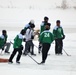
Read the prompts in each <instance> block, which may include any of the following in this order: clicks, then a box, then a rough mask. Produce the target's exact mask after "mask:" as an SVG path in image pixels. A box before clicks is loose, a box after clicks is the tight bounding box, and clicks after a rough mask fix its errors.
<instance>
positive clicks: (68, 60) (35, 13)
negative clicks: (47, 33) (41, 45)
mask: <svg viewBox="0 0 76 75" xmlns="http://www.w3.org/2000/svg"><path fill="white" fill-rule="evenodd" d="M3 1H4V0H0V7H2V6H4V5H5V6H4V7H6V6H7V5H8V2H7V1H9V0H7V1H6V2H5V1H4V2H3ZM13 1H15V0H13ZM37 1H40V0H37ZM48 1H49V0H48ZM54 1H56V0H54ZM54 1H53V2H54ZM69 1H74V0H69ZM1 2H2V3H1ZM28 2H29V1H28ZM35 2H36V1H35ZM50 2H51V0H50ZM59 2H60V1H59ZM3 3H4V4H3ZM17 3H18V2H17V0H16V2H15V3H14V6H16V7H17V6H18V7H19V5H20V4H19V3H20V2H19V3H18V4H19V5H18V4H17ZM30 3H31V2H30ZM68 3H69V2H68ZM70 3H71V2H70ZM1 4H3V5H1ZM16 4H17V5H16ZM21 4H23V3H21ZM45 4H46V1H45V3H44V4H43V5H44V6H45ZM47 4H48V3H47ZM56 4H57V5H58V2H56ZM71 4H72V3H71ZM9 5H10V3H9ZM40 5H41V4H40ZM49 5H50V4H49ZM49 5H48V7H49ZM59 5H60V3H59ZM72 5H73V4H72ZM4 7H3V8H0V35H1V31H2V30H3V29H6V30H7V31H8V41H13V39H14V37H15V36H16V35H17V34H18V33H19V32H20V30H21V29H22V28H24V26H25V24H27V23H28V22H29V21H30V20H31V19H34V20H35V24H36V29H39V28H40V24H41V21H42V20H43V17H44V16H48V17H49V22H51V31H52V29H53V27H54V26H55V22H56V20H57V19H60V20H61V25H62V26H63V28H64V32H65V35H66V39H65V40H64V50H66V52H67V53H68V54H70V55H71V56H67V55H66V54H65V53H64V51H63V55H62V56H56V55H55V54H54V46H55V44H52V46H51V48H50V51H49V53H50V54H51V55H50V56H48V58H47V61H46V64H45V65H37V64H36V63H35V62H34V61H33V60H32V59H31V58H30V57H28V56H22V58H21V64H20V65H17V64H16V63H15V58H16V57H15V58H14V60H13V61H14V64H8V63H0V74H1V75H76V58H75V57H76V50H75V49H76V10H75V9H66V10H62V9H55V8H53V9H43V10H42V9H38V8H37V9H30V10H29V9H25V8H4ZM22 7H24V4H23V6H22ZM40 7H41V6H40ZM53 7H54V6H53ZM42 8H43V7H42ZM34 44H35V45H36V46H38V41H37V40H36V41H34ZM23 45H24V43H23ZM12 50H13V47H12V45H11V48H10V52H12ZM34 50H35V53H36V54H37V56H36V57H34V56H33V58H34V59H36V60H37V61H38V62H41V54H38V49H37V48H36V47H35V49H34ZM9 57H10V55H7V54H3V55H0V58H9Z"/></svg>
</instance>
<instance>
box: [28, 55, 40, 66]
mask: <svg viewBox="0 0 76 75" xmlns="http://www.w3.org/2000/svg"><path fill="white" fill-rule="evenodd" d="M27 55H28V56H29V57H30V58H31V59H32V60H33V61H34V62H36V63H37V64H38V65H39V63H38V62H37V61H36V60H35V59H34V58H33V57H32V56H30V55H29V54H27Z"/></svg>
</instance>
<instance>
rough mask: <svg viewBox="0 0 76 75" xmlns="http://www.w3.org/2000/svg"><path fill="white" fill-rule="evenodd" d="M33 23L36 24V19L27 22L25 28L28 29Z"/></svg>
mask: <svg viewBox="0 0 76 75" xmlns="http://www.w3.org/2000/svg"><path fill="white" fill-rule="evenodd" d="M31 25H34V20H31V21H30V22H29V23H28V24H26V25H25V27H24V30H25V31H26V30H27V29H28V28H29V27H30V26H31Z"/></svg>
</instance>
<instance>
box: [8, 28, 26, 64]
mask: <svg viewBox="0 0 76 75" xmlns="http://www.w3.org/2000/svg"><path fill="white" fill-rule="evenodd" d="M23 35H25V30H24V29H23V30H21V32H20V34H18V35H17V36H16V37H15V39H14V44H13V48H14V50H13V52H12V54H11V56H10V58H9V63H13V61H12V60H13V58H14V56H15V55H16V53H17V52H18V55H17V58H16V63H18V64H20V58H21V55H22V50H23V45H22V41H23Z"/></svg>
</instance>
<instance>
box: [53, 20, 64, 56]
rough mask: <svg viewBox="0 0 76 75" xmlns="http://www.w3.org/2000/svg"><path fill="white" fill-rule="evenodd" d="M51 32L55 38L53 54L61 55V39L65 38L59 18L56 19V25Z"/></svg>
mask: <svg viewBox="0 0 76 75" xmlns="http://www.w3.org/2000/svg"><path fill="white" fill-rule="evenodd" d="M53 34H54V38H55V54H61V55H62V48H63V39H64V38H65V35H64V32H63V28H62V26H61V25H60V20H57V21H56V26H55V27H54V29H53Z"/></svg>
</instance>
